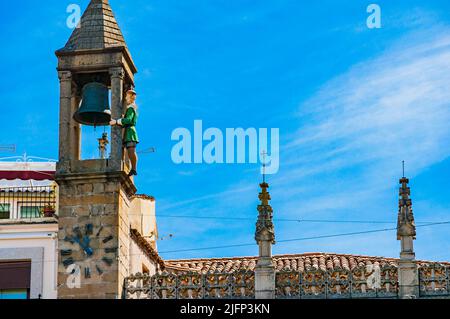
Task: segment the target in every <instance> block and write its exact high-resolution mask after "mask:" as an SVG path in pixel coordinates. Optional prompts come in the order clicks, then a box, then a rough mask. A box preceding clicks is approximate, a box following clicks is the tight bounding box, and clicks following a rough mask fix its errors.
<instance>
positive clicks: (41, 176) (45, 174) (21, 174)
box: [0, 171, 55, 181]
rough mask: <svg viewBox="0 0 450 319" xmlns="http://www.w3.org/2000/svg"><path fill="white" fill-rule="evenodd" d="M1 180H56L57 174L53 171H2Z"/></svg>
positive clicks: (0, 173) (0, 172)
mask: <svg viewBox="0 0 450 319" xmlns="http://www.w3.org/2000/svg"><path fill="white" fill-rule="evenodd" d="M0 179H7V180H13V179H21V180H29V179H34V180H36V181H42V180H46V179H47V180H54V179H55V172H52V171H42V172H41V171H39V172H38V171H0Z"/></svg>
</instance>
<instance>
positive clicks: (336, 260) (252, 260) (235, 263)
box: [165, 253, 450, 274]
mask: <svg viewBox="0 0 450 319" xmlns="http://www.w3.org/2000/svg"><path fill="white" fill-rule="evenodd" d="M256 260H257V257H233V258H211V259H181V260H166V261H165V265H166V271H168V272H173V273H180V272H188V271H192V272H199V273H203V274H205V273H211V272H235V271H240V270H249V271H253V270H254V269H255V266H256ZM418 262H419V265H423V264H436V262H429V261H418ZM273 264H274V266H275V269H276V271H283V270H294V271H299V272H303V271H305V270H314V269H320V270H323V271H327V270H332V269H336V268H341V269H345V270H353V269H355V268H358V267H361V266H366V265H370V264H378V265H379V266H380V267H383V266H393V267H397V264H398V259H396V258H386V257H370V256H358V255H344V254H328V253H305V254H296V255H276V256H273ZM440 264H445V265H450V263H449V262H442V263H440Z"/></svg>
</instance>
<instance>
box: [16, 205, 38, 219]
mask: <svg viewBox="0 0 450 319" xmlns="http://www.w3.org/2000/svg"><path fill="white" fill-rule="evenodd" d="M39 217H41V208H40V207H37V206H21V207H20V218H39Z"/></svg>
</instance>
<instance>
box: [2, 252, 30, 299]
mask: <svg viewBox="0 0 450 319" xmlns="http://www.w3.org/2000/svg"><path fill="white" fill-rule="evenodd" d="M30 283H31V260H27V261H22V260H16V261H6V262H0V299H28V298H30Z"/></svg>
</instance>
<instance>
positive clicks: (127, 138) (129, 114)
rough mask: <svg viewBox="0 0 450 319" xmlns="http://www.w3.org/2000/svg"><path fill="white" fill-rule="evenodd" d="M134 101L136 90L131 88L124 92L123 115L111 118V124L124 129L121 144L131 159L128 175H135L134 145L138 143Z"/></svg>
mask: <svg viewBox="0 0 450 319" xmlns="http://www.w3.org/2000/svg"><path fill="white" fill-rule="evenodd" d="M135 101H136V91H135V90H133V89H131V90H128V91H127V93H126V103H127V111H126V112H125V116H124V117H122V118H121V119H118V120H111V122H109V124H110V125H111V126H114V125H120V126H122V127H123V128H124V129H125V133H124V135H123V146H124V147H125V148H126V149H127V152H128V157H129V158H130V161H131V170H130V173H129V174H128V176H133V175H137V161H138V157H137V154H136V146H137V144H138V143H139V138H138V135H137V132H136V123H137V118H138V113H137V105H136V103H135Z"/></svg>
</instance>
